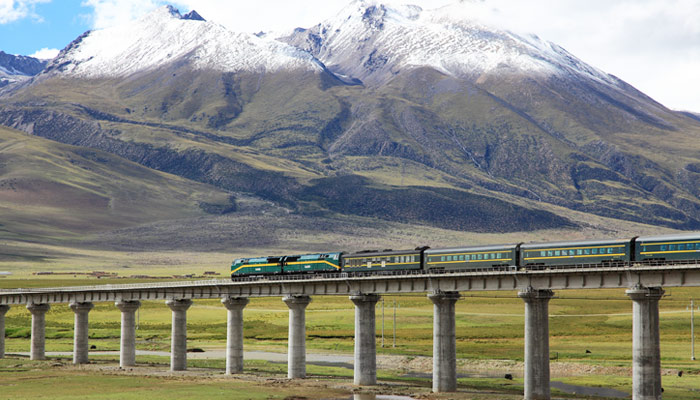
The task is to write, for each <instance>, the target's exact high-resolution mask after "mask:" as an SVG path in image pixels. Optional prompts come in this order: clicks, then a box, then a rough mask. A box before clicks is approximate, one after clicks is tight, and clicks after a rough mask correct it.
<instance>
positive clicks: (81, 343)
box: [69, 302, 95, 364]
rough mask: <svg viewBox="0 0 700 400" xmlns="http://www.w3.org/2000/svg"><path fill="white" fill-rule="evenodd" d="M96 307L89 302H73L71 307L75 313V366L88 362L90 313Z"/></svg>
mask: <svg viewBox="0 0 700 400" xmlns="http://www.w3.org/2000/svg"><path fill="white" fill-rule="evenodd" d="M94 306H95V305H94V304H92V303H89V302H85V303H77V302H72V303H70V304H69V307H70V308H71V310H73V312H74V313H75V329H74V331H73V364H87V362H88V313H89V312H90V310H92V308H93V307H94Z"/></svg>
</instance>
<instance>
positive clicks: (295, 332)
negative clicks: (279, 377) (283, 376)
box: [282, 295, 311, 379]
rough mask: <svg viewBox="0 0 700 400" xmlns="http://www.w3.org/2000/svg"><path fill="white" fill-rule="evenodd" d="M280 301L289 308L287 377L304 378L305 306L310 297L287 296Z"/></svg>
mask: <svg viewBox="0 0 700 400" xmlns="http://www.w3.org/2000/svg"><path fill="white" fill-rule="evenodd" d="M282 300H283V301H284V302H285V303H287V306H288V307H289V348H288V356H287V357H288V358H287V377H288V378H289V379H295V378H306V306H308V305H309V303H311V297H309V296H292V295H287V296H284V297H283V298H282Z"/></svg>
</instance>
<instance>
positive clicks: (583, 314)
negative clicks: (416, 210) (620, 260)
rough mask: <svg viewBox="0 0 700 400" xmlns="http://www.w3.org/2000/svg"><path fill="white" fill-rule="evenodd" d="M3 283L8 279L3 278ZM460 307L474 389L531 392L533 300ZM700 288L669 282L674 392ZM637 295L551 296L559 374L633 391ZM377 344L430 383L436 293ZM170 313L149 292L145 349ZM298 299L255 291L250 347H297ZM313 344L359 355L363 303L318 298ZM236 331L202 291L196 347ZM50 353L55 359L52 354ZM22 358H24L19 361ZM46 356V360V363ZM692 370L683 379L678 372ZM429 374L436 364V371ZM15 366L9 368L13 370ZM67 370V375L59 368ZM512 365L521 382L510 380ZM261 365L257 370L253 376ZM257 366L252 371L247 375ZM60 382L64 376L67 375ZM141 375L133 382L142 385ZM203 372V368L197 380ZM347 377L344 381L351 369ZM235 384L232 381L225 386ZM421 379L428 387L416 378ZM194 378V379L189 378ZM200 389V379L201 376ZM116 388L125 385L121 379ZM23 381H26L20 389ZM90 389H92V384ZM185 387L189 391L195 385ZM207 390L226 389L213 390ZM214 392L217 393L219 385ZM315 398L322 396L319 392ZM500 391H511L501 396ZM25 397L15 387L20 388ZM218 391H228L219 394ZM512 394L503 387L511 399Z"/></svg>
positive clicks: (402, 299) (312, 315) (106, 316)
mask: <svg viewBox="0 0 700 400" xmlns="http://www.w3.org/2000/svg"><path fill="white" fill-rule="evenodd" d="M0 282H2V281H0ZM463 296H464V298H463V299H462V300H460V301H459V302H458V303H457V306H456V316H457V319H456V326H457V353H458V358H459V360H460V361H459V362H458V370H459V372H460V373H465V374H467V375H468V377H467V378H461V379H460V381H459V382H460V387H461V388H463V389H464V390H466V391H472V390H475V389H478V390H482V391H483V390H487V391H493V390H497V391H498V393H501V394H502V395H503V396H509V393H510V394H514V393H517V392H518V391H519V390H522V361H523V321H524V316H523V311H524V306H523V303H522V300H520V299H519V298H517V296H516V294H515V293H513V292H481V293H476V292H475V293H463ZM699 296H700V289H695V288H669V289H667V294H666V297H665V298H664V299H662V301H661V303H660V309H661V310H660V311H661V322H660V323H661V355H662V369H663V374H664V376H663V382H664V388H665V390H666V391H665V393H664V398H673V399H691V398H695V397H694V396H696V395H697V392H695V391H694V390H695V389H696V388H697V387H698V386H697V385H698V383H700V361H691V360H690V311H689V310H688V309H687V306H688V305H689V301H690V298H697V297H699ZM394 302H395V303H396V347H393V346H392V342H393V337H392V336H393V329H394V325H393V312H394ZM631 308H632V303H631V301H630V300H629V299H627V297H626V296H625V295H624V291H623V290H597V291H575V290H574V291H568V290H567V291H558V292H557V293H556V297H555V298H554V299H552V301H551V302H550V358H551V359H552V379H553V380H554V381H559V382H564V383H568V384H574V385H583V386H601V387H608V388H614V389H618V390H622V391H625V392H628V393H629V392H630V390H631V370H630V368H631V367H630V366H631V357H632V344H631V339H632V332H631V329H632V316H631ZM376 311H377V320H376V326H377V353H378V354H379V356H380V358H381V357H382V356H390V355H400V356H403V358H402V360H403V361H404V362H403V363H397V364H395V365H393V366H388V367H387V366H386V365H382V364H381V363H380V368H382V370H381V371H380V380H381V379H386V380H387V381H389V382H405V383H406V384H410V385H413V386H415V387H414V389H412V390H413V392H412V393H419V392H420V390H421V389H420V387H425V386H427V385H428V384H429V378H428V377H425V378H415V379H413V378H411V379H409V378H406V375H405V374H406V373H409V372H411V371H414V372H415V371H416V369H418V370H420V369H421V368H428V367H427V366H428V365H429V363H423V364H420V363H418V364H416V365H412V363H416V362H418V361H420V360H423V359H424V358H423V357H430V355H431V352H432V303H430V301H429V300H428V299H427V298H426V296H424V295H412V296H385V297H384V313H383V314H384V318H382V303H381V302H380V303H379V304H378V306H377V310H376ZM46 318H47V330H46V336H47V342H46V346H47V351H71V350H72V336H73V312H72V311H71V310H70V309H69V308H68V307H67V305H54V306H52V308H51V310H50V311H49V312H48V313H47V316H46ZM119 318H120V313H119V311H118V309H117V308H116V307H115V306H114V305H113V304H111V303H98V304H96V306H95V309H94V310H93V311H92V312H91V313H90V345H94V346H96V350H93V351H92V352H91V356H90V357H91V359H94V360H96V361H98V360H102V361H99V363H106V365H111V364H110V363H114V362H116V360H117V357H118V356H100V352H101V351H109V350H112V351H116V350H118V349H119V330H120V325H119ZM170 318H171V316H170V311H169V309H168V308H167V307H166V306H165V304H164V303H163V302H153V301H150V302H149V301H145V302H143V305H142V307H141V309H140V311H139V319H138V321H139V324H138V325H139V327H138V331H137V349H139V350H155V351H168V350H169V346H170V342H169V336H170ZM30 321H31V319H30V314H29V312H28V311H27V310H26V309H24V307H12V308H11V310H10V311H9V312H8V314H7V316H6V330H7V339H6V348H7V352H8V353H17V352H27V351H28V350H29V335H30ZM382 322H383V324H384V344H385V346H384V347H381V327H382ZM287 324H288V309H287V307H286V306H285V305H284V303H283V302H282V301H281V300H280V299H279V298H256V299H251V302H250V304H249V305H248V306H247V307H246V308H245V310H244V336H245V339H244V346H245V349H246V350H263V351H272V352H280V353H283V352H285V351H286V345H287V329H288V325H287ZM306 333H307V348H308V351H309V352H322V353H331V354H332V353H345V354H351V353H352V351H353V350H352V349H353V336H354V309H353V307H352V303H351V302H350V301H349V300H348V299H347V298H346V297H339V296H336V297H320V296H319V297H314V298H313V301H312V303H311V304H310V305H309V307H308V309H307V313H306ZM225 341H226V310H225V308H224V307H223V306H222V305H221V304H220V302H219V301H218V300H201V301H196V302H195V303H194V305H193V306H192V307H191V308H190V309H189V311H188V348H200V349H203V350H204V351H205V352H209V351H214V350H217V351H221V350H222V349H223V348H224V346H225ZM2 363H3V364H1V365H5V367H4V368H6V369H7V370H8V371H12V372H11V374H10V375H9V376H11V377H12V378H11V379H13V380H14V379H17V380H18V381H22V379H26V380H37V381H38V382H41V384H47V385H51V384H56V385H58V386H59V387H61V388H63V389H62V390H67V391H68V390H70V388H71V387H72V386H73V385H79V382H80V381H81V379H86V378H85V377H83V374H84V373H85V372H84V371H79V370H78V371H64V372H59V373H58V375H56V374H53V373H52V374H49V375H50V376H45V377H41V376H40V374H37V373H36V371H35V369H36V368H39V369H41V368H45V364H42V363H38V364H37V366H36V367H26V366H25V365H26V361H22V362H17V361H15V362H14V363H13V362H11V361H9V360H5V361H3V362H2ZM47 363H51V361H48V362H47ZM137 363H139V364H140V365H149V364H151V363H155V364H157V365H160V367H161V368H163V369H167V365H168V360H167V358H165V357H160V358H159V357H154V356H137ZM15 364H21V365H23V367H22V368H19V367H17V368H15V369H14V370H13V368H11V366H12V365H15ZM42 365H44V366H43V367H42ZM189 365H190V367H192V368H203V369H204V370H205V371H209V373H210V374H214V375H217V376H218V374H220V373H221V370H222V369H223V360H191V361H190V363H189ZM246 368H247V371H248V372H247V373H246V374H252V375H260V374H262V375H266V374H267V375H269V376H272V377H274V376H277V377H280V376H283V375H284V373H285V366H284V365H280V364H275V363H269V362H256V361H253V360H248V361H247V364H246ZM679 370H682V371H683V372H684V374H683V376H682V377H678V376H677V372H678V371H679ZM310 371H311V372H310V374H311V375H312V376H315V375H318V376H326V377H333V378H339V377H345V378H349V377H350V376H351V374H352V371H351V370H349V369H347V368H339V367H333V368H330V367H321V366H311V367H310ZM423 372H429V369H427V371H426V370H424V371H423ZM3 373H4V372H3ZM64 373H65V374H66V375H65V376H66V379H65V380H64V379H59V378H58V376H63V375H62V374H64ZM504 373H512V374H514V376H515V378H516V379H515V380H514V381H505V380H503V379H502V375H503V374H504ZM252 375H251V376H252ZM98 376H99V378H98V381H101V380H105V388H107V392H105V393H110V392H111V390H117V389H116V388H117V387H119V386H120V385H128V386H129V387H132V388H133V390H134V391H136V392H139V390H140V389H138V387H139V385H141V384H142V383H143V382H148V381H150V380H152V379H155V378H153V377H151V376H148V374H147V376H145V377H144V376H138V377H125V376H120V375H117V376H113V375H112V374H107V373H104V372H102V373H100V374H98ZM247 376H248V375H247ZM59 381H60V384H59V383H58V382H59ZM132 381H133V385H132V384H131V383H130V382H132ZM195 381H196V378H195ZM341 381H342V379H341ZM158 383H159V385H158V386H159V387H160V386H161V384H162V388H160V389H157V390H156V389H153V390H155V392H154V393H157V394H156V396H162V397H165V396H166V394H167V393H168V391H169V390H177V389H176V388H178V387H180V386H178V385H181V384H183V383H182V382H181V381H179V380H178V379H174V378H173V379H171V380H168V379H165V380H163V379H161V380H158ZM219 384H220V385H229V384H231V385H234V386H235V381H234V382H228V381H222V382H217V383H216V384H215V385H213V387H214V388H215V387H218V386H216V385H219ZM416 385H417V386H416ZM22 386H23V385H19V384H18V387H17V388H16V390H18V392H17V393H19V396H20V397H19V398H22V396H25V397H31V396H32V394H33V393H35V392H32V390H35V389H34V388H31V389H30V388H28V389H27V390H29V391H27V392H22V391H21V387H22ZM188 387H190V386H188ZM192 387H196V385H193V386H192ZM111 388H114V389H111ZM13 390H15V389H13ZM84 390H86V392H85V395H86V396H88V397H87V398H90V397H89V395H90V393H89V389H88V388H84ZM182 390H189V389H187V388H184V387H183V389H182ZM206 390H215V389H213V388H207V389H206ZM212 396H215V395H214V394H212ZM310 396H311V398H321V396H320V395H319V394H318V393H317V394H315V395H310ZM499 396H500V395H499ZM13 398H14V397H13ZM214 398H216V397H214ZM499 398H500V397H499Z"/></svg>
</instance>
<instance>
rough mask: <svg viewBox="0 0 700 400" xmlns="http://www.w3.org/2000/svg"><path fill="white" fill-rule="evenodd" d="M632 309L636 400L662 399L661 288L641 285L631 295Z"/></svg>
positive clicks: (633, 396)
mask: <svg viewBox="0 0 700 400" xmlns="http://www.w3.org/2000/svg"><path fill="white" fill-rule="evenodd" d="M625 293H626V294H627V296H629V297H630V299H632V301H633V306H632V399H633V400H657V399H661V350H660V345H659V300H660V299H661V297H662V296H663V295H664V290H663V289H662V288H660V287H644V286H641V285H637V286H635V287H633V288H631V289H629V290H627V291H625Z"/></svg>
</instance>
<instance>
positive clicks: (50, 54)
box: [29, 47, 61, 60]
mask: <svg viewBox="0 0 700 400" xmlns="http://www.w3.org/2000/svg"><path fill="white" fill-rule="evenodd" d="M59 51H61V50H59V49H47V48H46V47H44V48H43V49H41V50H37V51H35V52H34V54H30V55H29V57H34V58H38V59H40V60H50V59H52V58H54V57H56V56H57V55H58V52H59Z"/></svg>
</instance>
